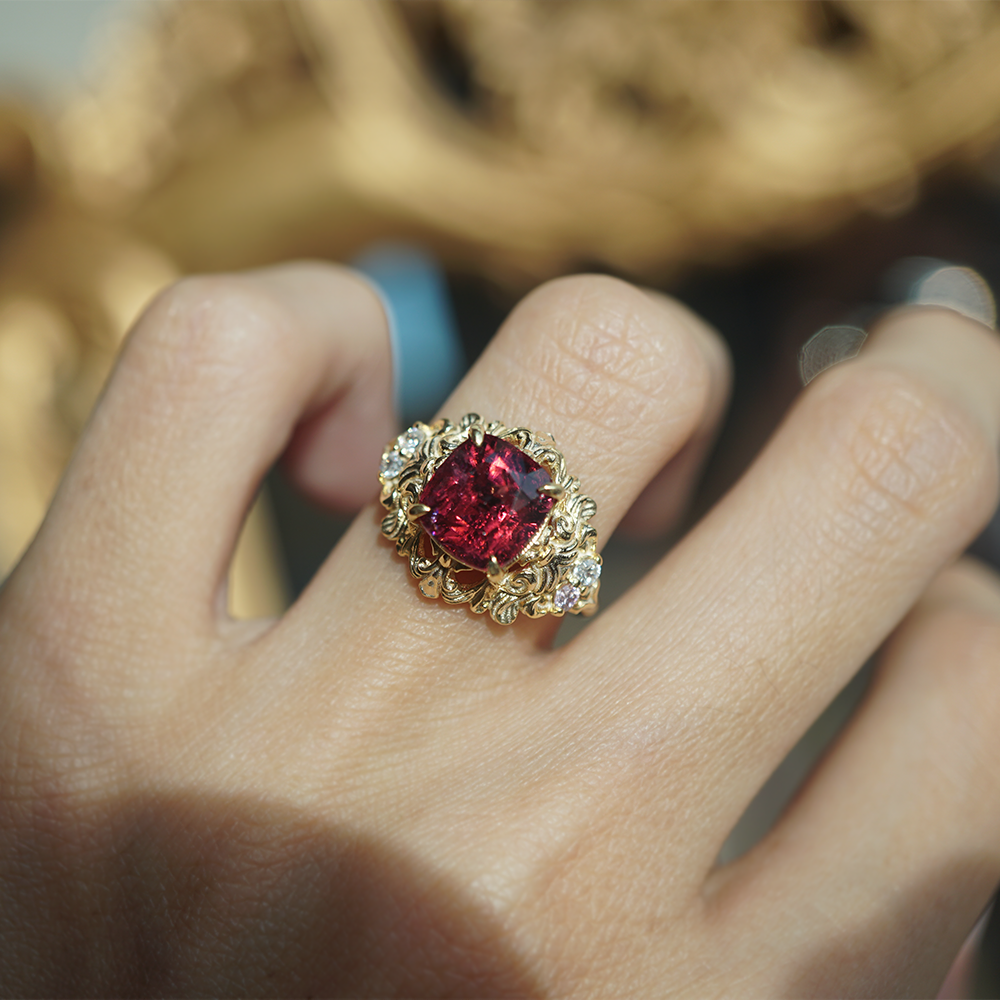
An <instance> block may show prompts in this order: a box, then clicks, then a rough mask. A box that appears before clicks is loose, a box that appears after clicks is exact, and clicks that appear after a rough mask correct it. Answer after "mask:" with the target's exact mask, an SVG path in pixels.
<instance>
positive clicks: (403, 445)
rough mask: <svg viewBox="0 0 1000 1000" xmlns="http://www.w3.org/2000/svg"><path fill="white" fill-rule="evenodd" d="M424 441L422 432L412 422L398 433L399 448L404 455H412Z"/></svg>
mask: <svg viewBox="0 0 1000 1000" xmlns="http://www.w3.org/2000/svg"><path fill="white" fill-rule="evenodd" d="M423 442H424V432H423V431H422V430H421V429H420V427H418V426H417V425H416V424H414V425H413V426H412V427H410V428H409V429H408V430H405V431H403V433H402V434H400V435H399V450H400V451H401V452H402V453H403V454H404V455H412V454H413V453H414V452H415V451H416V450H417V449H418V448H419V447H420V446H421V445H422V444H423Z"/></svg>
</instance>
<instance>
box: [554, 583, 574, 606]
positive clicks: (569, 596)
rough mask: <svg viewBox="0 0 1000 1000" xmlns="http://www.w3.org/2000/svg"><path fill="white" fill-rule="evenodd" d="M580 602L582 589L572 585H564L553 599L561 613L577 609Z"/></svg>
mask: <svg viewBox="0 0 1000 1000" xmlns="http://www.w3.org/2000/svg"><path fill="white" fill-rule="evenodd" d="M579 600H580V589H579V588H578V587H574V586H573V584H571V583H564V584H563V585H562V586H561V587H560V588H559V589H558V590H557V591H556V594H555V597H553V598H552V603H553V604H554V605H555V606H556V607H557V608H558V609H559V610H560V611H569V609H570V608H575V607H576V605H577V602H578V601H579Z"/></svg>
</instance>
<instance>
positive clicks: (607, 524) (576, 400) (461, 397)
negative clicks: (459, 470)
mask: <svg viewBox="0 0 1000 1000" xmlns="http://www.w3.org/2000/svg"><path fill="white" fill-rule="evenodd" d="M720 384H721V385H722V386H724V385H725V384H726V360H725V353H724V349H723V348H722V346H721V341H719V340H718V338H717V336H716V335H715V334H714V333H712V332H711V331H709V330H708V329H707V327H705V326H704V325H703V324H702V323H701V322H700V321H699V320H697V319H696V318H695V317H694V316H692V315H691V314H690V313H688V312H687V311H686V310H684V309H683V308H682V307H680V306H677V305H675V304H672V303H670V302H668V301H665V300H660V299H659V298H654V297H652V296H650V295H647V294H645V293H643V292H641V291H638V290H637V289H635V288H633V287H632V286H630V285H627V284H625V283H623V282H620V281H617V280H615V279H610V278H602V277H576V278H569V279H563V280H560V281H555V282H551V283H549V284H548V285H545V286H543V287H542V288H540V289H539V290H537V291H536V292H535V293H533V294H532V295H530V296H528V298H527V299H525V300H524V302H522V304H521V305H520V306H519V307H518V309H516V310H515V312H514V313H513V314H512V316H511V317H510V319H509V320H508V321H507V323H506V324H505V325H504V327H503V328H502V329H501V331H500V332H499V333H498V334H497V336H496V338H495V339H494V341H493V343H492V344H491V345H490V347H489V349H488V350H487V351H486V352H485V354H484V355H483V357H482V358H481V359H480V360H479V362H478V363H477V364H476V365H475V367H474V368H473V369H472V371H471V372H470V373H469V375H468V376H467V377H466V379H465V380H464V381H463V382H462V384H461V385H460V386H459V387H458V388H457V389H456V391H455V393H454V394H453V395H452V397H451V398H450V399H449V400H448V402H447V404H446V405H445V407H444V409H443V411H442V412H443V413H444V414H445V415H447V416H448V417H449V418H450V419H452V420H457V419H459V418H460V417H461V416H462V415H463V414H464V413H467V412H476V413H479V414H481V415H483V417H485V418H487V419H499V420H501V421H502V422H505V423H506V424H507V425H508V426H526V427H529V428H531V429H533V430H535V431H538V432H541V433H551V434H552V435H553V436H554V437H555V439H556V441H557V442H558V446H559V448H560V450H561V451H562V452H563V454H564V455H565V457H566V461H567V467H568V469H569V472H570V473H571V474H572V475H573V476H575V477H577V478H579V479H580V481H581V483H582V489H583V491H584V492H585V493H586V494H588V495H589V496H592V497H594V498H595V500H596V501H597V514H596V515H595V517H594V519H593V524H594V526H595V527H596V528H597V530H598V533H599V536H600V537H601V538H602V539H604V538H606V537H607V536H608V535H609V534H610V533H611V532H612V531H613V530H614V528H615V526H616V525H617V524H618V522H619V521H620V520H621V519H622V517H623V516H624V515H625V513H626V512H627V511H628V509H629V507H630V506H631V505H632V503H633V502H634V501H635V500H636V498H637V497H638V496H639V495H640V494H641V493H642V491H643V489H644V487H645V486H646V485H647V483H648V482H649V481H650V480H651V479H652V478H653V477H654V476H655V475H656V473H657V472H658V471H659V470H660V469H661V468H662V467H663V466H664V465H665V464H666V463H667V462H668V461H669V459H670V458H671V457H673V456H674V455H675V454H676V453H677V452H678V451H680V450H681V448H682V447H683V446H684V445H685V443H686V442H687V441H688V440H689V439H690V438H691V436H692V435H693V434H695V432H696V431H698V430H699V429H700V428H701V427H702V426H703V424H704V423H705V422H706V421H707V422H711V421H713V420H714V419H717V416H718V411H719V409H720V407H719V406H718V405H717V404H716V401H717V399H718V397H719V395H720V390H719V386H720ZM722 392H723V393H724V389H723V390H722ZM372 520H373V519H372V518H367V517H362V518H360V519H359V521H358V523H357V524H356V525H355V526H354V528H353V529H352V531H351V532H350V533H349V534H348V537H347V538H346V539H345V540H344V542H343V543H342V545H341V546H340V547H339V548H338V550H337V551H336V552H335V553H334V554H333V556H332V557H331V559H330V560H329V561H328V563H327V565H326V566H325V567H324V569H323V570H322V571H321V573H320V576H319V578H318V579H317V580H316V581H314V586H313V588H311V592H312V593H314V594H319V595H322V597H321V598H317V604H319V603H321V604H322V605H323V606H326V605H327V603H328V601H329V600H331V599H332V598H331V596H330V592H331V590H343V591H345V593H342V594H341V595H340V598H341V599H342V600H344V601H346V603H347V605H348V609H349V610H347V612H346V614H345V618H346V619H347V620H349V619H350V615H351V606H352V604H353V605H355V607H354V609H353V610H355V611H357V610H360V609H358V608H357V607H356V605H357V603H358V602H359V601H361V602H367V601H369V600H370V597H371V594H372V593H377V594H378V600H379V602H380V606H381V607H382V609H383V614H385V615H386V616H388V617H389V618H395V619H396V620H397V621H410V622H413V621H415V620H419V621H421V622H424V623H433V624H430V625H429V626H428V627H429V628H430V629H431V630H432V632H433V634H432V635H431V636H430V637H429V638H430V641H431V642H432V643H433V644H434V646H435V648H436V649H438V650H440V649H442V648H446V646H447V643H444V642H443V641H442V639H443V636H442V634H441V633H440V631H435V630H440V629H442V628H445V629H451V628H453V627H455V626H456V625H457V626H458V627H460V628H461V629H462V630H463V631H467V630H468V629H469V628H470V626H472V627H473V630H472V632H471V636H472V638H471V639H470V640H469V641H472V642H473V643H475V642H477V641H480V640H482V639H483V637H484V635H486V634H487V633H486V632H484V629H483V627H482V626H481V624H480V623H478V622H472V621H470V620H469V614H468V611H467V609H466V608H464V607H450V606H448V605H445V604H443V603H442V602H433V603H432V602H428V601H426V600H424V599H422V598H421V597H420V596H419V594H418V593H417V592H416V588H415V586H414V585H413V584H412V581H410V580H409V579H407V577H408V574H407V573H406V572H405V565H404V564H403V562H402V561H401V560H398V559H394V558H392V557H390V556H389V555H388V553H387V552H386V551H385V546H384V545H380V544H379V543H378V540H377V537H376V536H377V529H375V530H373V523H372ZM358 567H362V568H361V569H360V571H359V568H358ZM348 581H349V582H348ZM307 599H308V596H307ZM552 627H553V623H552V622H543V623H537V624H535V625H534V626H532V624H531V623H529V622H519V623H517V626H515V629H514V630H513V631H510V630H507V631H508V632H509V635H508V639H507V641H508V642H517V641H520V639H515V638H514V636H515V635H518V636H524V635H525V629H527V634H529V635H530V636H531V641H532V642H542V643H543V642H544V641H545V640H546V638H547V637H548V636H549V635H550V634H551V631H552ZM411 634H412V633H411ZM320 638H321V639H322V636H321V637H320ZM334 641H338V640H334ZM490 641H491V642H493V643H494V644H495V643H496V639H495V638H492V637H491V639H490ZM466 648H468V647H466Z"/></svg>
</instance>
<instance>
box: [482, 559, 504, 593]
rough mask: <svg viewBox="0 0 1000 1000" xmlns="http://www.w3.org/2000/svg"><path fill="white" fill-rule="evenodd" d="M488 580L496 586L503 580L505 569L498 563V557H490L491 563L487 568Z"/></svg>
mask: <svg viewBox="0 0 1000 1000" xmlns="http://www.w3.org/2000/svg"><path fill="white" fill-rule="evenodd" d="M486 579H487V580H489V581H490V583H492V584H493V585H494V586H496V585H497V584H498V583H499V582H500V581H501V580H502V579H503V569H502V568H501V566H500V563H498V562H497V560H496V556H490V561H489V563H488V564H487V566H486Z"/></svg>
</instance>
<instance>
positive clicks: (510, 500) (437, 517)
mask: <svg viewBox="0 0 1000 1000" xmlns="http://www.w3.org/2000/svg"><path fill="white" fill-rule="evenodd" d="M551 481H552V477H551V476H550V475H549V473H548V470H547V469H545V467H544V466H542V465H539V464H538V462H536V461H535V460H534V459H533V458H531V457H530V456H529V455H527V454H525V452H523V451H521V449H520V448H517V447H516V446H514V445H512V444H510V442H508V441H504V440H503V439H502V438H498V437H494V436H493V435H492V434H484V435H483V441H482V444H480V445H477V444H476V443H475V441H474V440H473V439H472V437H471V436H470V437H469V438H467V439H466V440H465V441H463V442H462V444H460V445H459V446H458V447H457V448H456V449H455V450H454V451H453V452H452V453H451V454H450V455H449V456H448V457H447V458H446V459H445V460H444V461H443V462H442V463H441V465H440V466H438V468H437V471H436V472H435V473H434V475H433V476H431V479H430V481H429V482H428V483H427V485H426V486H425V487H424V489H423V491H422V492H421V494H420V503H422V504H426V505H427V506H428V507H430V509H431V512H430V513H429V514H427V515H425V516H424V517H422V518H421V519H420V524H421V526H422V527H423V529H424V530H425V531H426V532H427V534H429V535H430V536H431V537H432V538H433V539H434V540H435V541H436V542H437V543H438V545H440V546H441V548H442V549H444V551H445V552H447V553H449V554H450V555H452V556H454V557H455V559H457V560H458V561H459V562H461V563H463V564H464V565H465V566H469V567H471V568H472V569H478V570H485V569H486V568H487V566H488V564H489V561H490V557H493V558H495V559H496V561H497V562H498V563H499V564H500V565H501V566H508V565H510V564H511V563H512V562H514V561H515V560H516V559H517V557H518V556H519V555H520V554H521V552H522V551H523V549H524V548H525V546H526V545H527V544H528V543H529V542H530V541H531V539H532V538H533V537H534V536H535V534H536V533H537V532H538V529H539V528H540V527H541V525H542V522H543V521H544V520H545V518H546V516H547V515H548V513H549V511H550V510H551V509H552V507H553V505H554V504H555V500H554V499H553V498H552V497H549V496H546V495H545V494H544V493H539V492H538V490H539V487H541V486H544V485H545V484H546V483H550V482H551Z"/></svg>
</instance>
